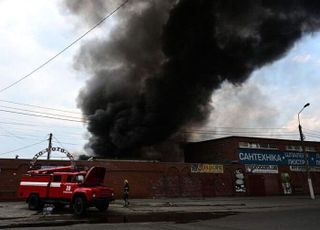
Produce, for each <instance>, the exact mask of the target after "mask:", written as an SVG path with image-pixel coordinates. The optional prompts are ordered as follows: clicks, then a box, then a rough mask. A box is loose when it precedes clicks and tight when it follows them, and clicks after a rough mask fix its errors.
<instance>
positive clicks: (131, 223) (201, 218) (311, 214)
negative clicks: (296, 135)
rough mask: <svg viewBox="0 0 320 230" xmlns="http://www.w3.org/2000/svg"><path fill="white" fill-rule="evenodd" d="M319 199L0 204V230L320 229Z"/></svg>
mask: <svg viewBox="0 0 320 230" xmlns="http://www.w3.org/2000/svg"><path fill="white" fill-rule="evenodd" d="M319 214H320V199H316V200H311V199H310V198H308V197H285V196H281V197H227V198H209V199H199V198H198V199H189V198H182V199H181V198H176V199H146V200H132V201H131V203H130V206H129V207H128V208H125V207H123V204H122V201H116V202H114V203H113V204H111V205H110V209H109V210H108V211H107V212H104V213H100V212H98V211H97V210H96V209H95V208H91V209H90V210H89V212H88V216H87V217H86V218H82V219H79V218H75V217H74V216H73V214H72V210H70V209H67V208H66V209H64V210H62V211H54V212H53V213H51V214H48V215H47V214H46V215H45V214H44V213H42V212H35V211H30V210H28V209H27V207H26V204H25V203H24V202H0V229H5V228H10V229H20V230H21V229H86V230H87V229H89V228H92V229H93V228H94V229H120V230H121V229H230V230H232V229H249V230H250V229H271V230H276V229H290V230H294V229H303V230H308V229H320V215H319Z"/></svg>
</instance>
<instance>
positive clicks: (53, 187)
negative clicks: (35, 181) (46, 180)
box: [49, 174, 62, 199]
mask: <svg viewBox="0 0 320 230" xmlns="http://www.w3.org/2000/svg"><path fill="white" fill-rule="evenodd" d="M61 180H62V175H56V174H53V177H52V181H51V183H50V185H49V199H50V198H59V197H60V196H61Z"/></svg>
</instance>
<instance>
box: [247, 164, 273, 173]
mask: <svg viewBox="0 0 320 230" xmlns="http://www.w3.org/2000/svg"><path fill="white" fill-rule="evenodd" d="M246 172H248V173H271V174H277V173H278V172H279V170H278V166H277V165H246Z"/></svg>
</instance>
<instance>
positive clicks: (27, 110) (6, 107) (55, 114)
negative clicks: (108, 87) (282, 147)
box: [0, 105, 86, 120]
mask: <svg viewBox="0 0 320 230" xmlns="http://www.w3.org/2000/svg"><path fill="white" fill-rule="evenodd" d="M0 108H5V109H14V110H18V111H23V112H31V113H36V114H42V115H49V116H57V117H63V118H71V119H84V120H86V118H82V117H74V116H69V115H63V114H57V113H47V112H39V111H35V110H29V109H20V108H15V107H11V106H3V105H0Z"/></svg>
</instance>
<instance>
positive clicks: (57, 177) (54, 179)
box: [52, 175, 61, 182]
mask: <svg viewBox="0 0 320 230" xmlns="http://www.w3.org/2000/svg"><path fill="white" fill-rule="evenodd" d="M52 181H53V182H61V176H60V175H55V176H53V180H52Z"/></svg>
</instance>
